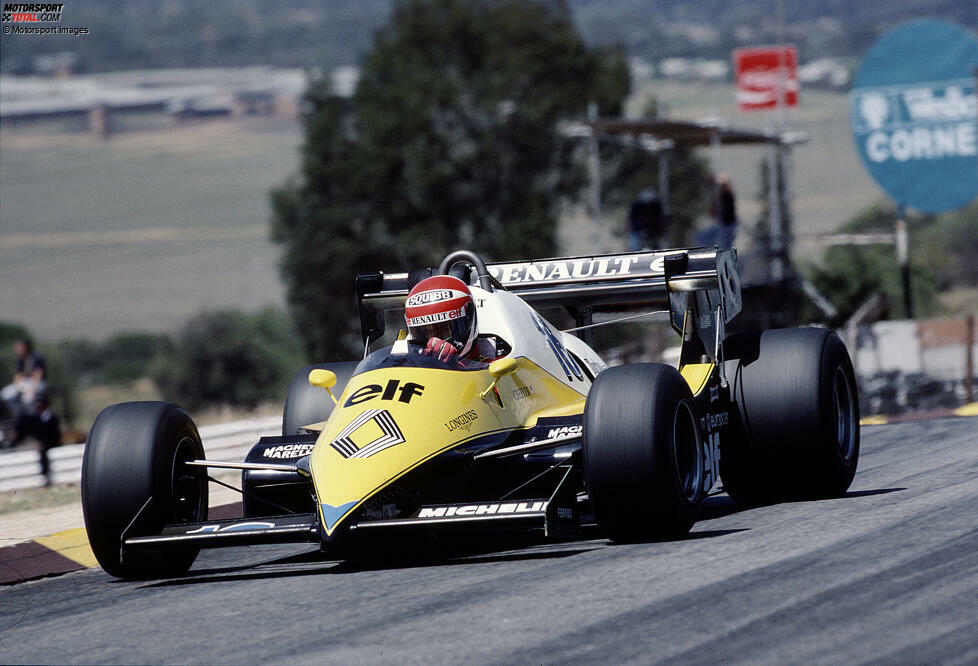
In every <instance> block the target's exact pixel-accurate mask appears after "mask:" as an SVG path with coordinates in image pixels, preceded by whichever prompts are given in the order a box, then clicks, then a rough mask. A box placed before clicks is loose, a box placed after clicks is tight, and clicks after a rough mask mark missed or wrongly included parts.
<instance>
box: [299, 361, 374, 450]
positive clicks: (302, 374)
mask: <svg viewBox="0 0 978 666" xmlns="http://www.w3.org/2000/svg"><path fill="white" fill-rule="evenodd" d="M356 367H357V362H356V361H350V362H346V363H321V364H319V365H310V366H307V367H305V368H303V369H302V370H299V371H298V372H297V373H295V376H293V377H292V383H291V384H289V393H288V395H287V396H286V398H285V408H284V409H283V410H282V434H283V435H298V434H299V428H301V427H302V426H306V425H309V424H311V423H319V422H320V421H325V420H326V419H328V418H329V415H330V413H331V412H332V411H333V399H332V398H330V397H329V393H328V392H327V391H326V390H325V389H321V388H319V387H318V386H313V385H311V384H310V383H309V373H310V371H312V370H315V369H317V368H321V369H323V370H330V371H332V372H333V373H335V374H336V386H334V387H333V388H332V391H333V395H335V396H336V397H337V398H339V397H340V394H342V393H343V388H344V387H345V386H346V384H347V382H348V381H350V377H351V376H352V375H353V370H354V369H355V368H356Z"/></svg>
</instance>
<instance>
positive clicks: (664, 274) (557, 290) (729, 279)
mask: <svg viewBox="0 0 978 666" xmlns="http://www.w3.org/2000/svg"><path fill="white" fill-rule="evenodd" d="M456 255H459V257H461V258H460V260H459V261H460V263H467V264H470V265H472V266H473V267H475V269H476V270H475V272H476V273H477V274H478V279H479V283H480V284H482V285H483V286H484V287H488V288H490V289H500V288H501V289H505V290H507V291H509V292H511V293H513V294H516V295H517V296H519V297H520V298H522V299H523V300H524V301H526V302H527V303H530V304H532V305H534V306H538V307H540V306H563V307H564V308H566V309H567V310H568V312H570V313H571V314H572V315H573V316H574V318H575V320H576V321H577V323H578V326H587V325H588V324H590V323H591V321H592V319H591V318H592V315H593V313H595V312H601V311H605V312H607V311H616V312H617V311H622V310H631V309H637V308H644V307H661V308H668V309H669V311H670V318H671V321H672V324H673V327H674V328H675V329H676V330H677V331H678V332H680V333H683V332H684V330H685V329H686V319H687V315H688V313H689V311H690V310H691V309H694V310H695V312H694V313H693V314H694V315H695V317H696V318H695V321H696V328H697V329H703V330H702V331H700V335H699V336H697V337H705V336H703V334H705V333H706V332H707V331H706V329H707V328H709V329H711V332H714V333H715V331H713V330H712V329H716V327H717V325H718V324H719V325H720V326H722V325H723V324H726V323H729V322H730V320H731V319H733V318H734V317H736V316H737V314H738V313H739V312H740V310H741V308H742V301H741V281H740V272H739V269H738V266H737V252H736V250H733V249H730V250H718V249H717V248H715V247H699V248H686V249H677V250H661V251H649V252H627V253H620V254H604V255H593V256H582V257H560V258H552V259H535V260H533V261H515V262H503V263H490V264H485V263H484V262H482V260H481V259H480V258H479V257H478V256H477V255H474V254H473V253H471V252H466V251H460V252H457V253H454V254H453V255H451V256H450V257H448V258H447V259H446V261H445V262H442V269H440V271H439V272H447V271H445V270H443V269H445V268H448V269H450V268H452V260H453V258H454V257H455V256H456ZM470 258H471V259H470ZM446 263H447V265H446ZM478 264H481V266H479V265H478ZM456 269H457V265H456ZM431 274H432V271H431V269H425V270H423V271H411V272H410V273H382V272H378V273H366V274H361V275H357V278H356V285H357V298H358V301H359V306H360V324H361V331H362V335H363V341H364V342H369V341H373V340H376V339H377V338H379V337H381V336H382V335H383V334H384V313H385V312H387V311H389V310H399V309H403V308H404V302H405V300H406V299H407V294H408V291H409V290H410V288H411V286H413V285H414V284H416V283H417V282H418V281H420V280H421V279H423V278H425V277H428V276H429V275H431ZM464 274H465V275H467V274H468V273H467V272H464ZM690 294H693V295H694V297H693V299H690V298H689V296H690ZM707 320H709V326H706V324H707ZM701 324H703V325H702V326H701ZM588 332H589V331H588ZM710 342H712V340H711V341H710ZM710 346H713V345H710ZM684 347H685V345H684Z"/></svg>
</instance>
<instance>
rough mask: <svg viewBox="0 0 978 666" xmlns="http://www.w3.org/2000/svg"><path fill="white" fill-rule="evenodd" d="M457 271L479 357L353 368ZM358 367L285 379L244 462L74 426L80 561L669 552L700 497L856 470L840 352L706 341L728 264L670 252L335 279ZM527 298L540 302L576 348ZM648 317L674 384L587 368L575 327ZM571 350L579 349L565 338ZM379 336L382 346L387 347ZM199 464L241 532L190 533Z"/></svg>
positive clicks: (740, 338) (114, 414) (189, 426)
mask: <svg viewBox="0 0 978 666" xmlns="http://www.w3.org/2000/svg"><path fill="white" fill-rule="evenodd" d="M433 273H434V274H452V275H456V276H459V277H462V278H463V279H464V280H465V281H466V282H467V283H469V284H470V285H471V286H470V292H471V294H472V297H473V299H474V300H475V303H476V309H477V310H476V311H477V320H478V331H479V335H480V336H481V337H484V338H486V339H491V340H492V342H493V344H495V345H496V355H497V356H498V358H496V360H493V361H492V362H489V363H482V362H477V361H469V360H467V359H462V360H459V359H458V357H453V358H452V359H451V360H449V361H441V360H439V359H438V358H436V357H433V356H431V355H425V354H424V353H422V348H420V347H417V346H415V345H413V344H412V343H411V342H409V341H408V340H407V339H406V338H405V336H404V334H403V332H402V333H401V334H398V335H396V336H394V340H393V344H390V345H388V346H384V347H382V348H380V349H377V350H376V351H373V352H372V353H369V351H370V344H371V343H372V342H376V341H377V340H379V339H381V338H382V337H383V335H384V332H385V320H386V319H385V313H387V312H389V311H392V310H399V309H400V310H403V308H404V304H405V299H406V297H407V294H408V291H409V289H410V288H411V286H413V285H414V284H416V283H417V282H418V281H420V280H421V279H422V278H425V277H428V276H430V275H432V274H433ZM356 284H357V292H358V297H359V303H360V315H361V325H362V331H363V340H364V343H365V345H366V350H365V357H364V358H363V359H362V360H360V361H358V362H350V363H335V364H331V365H319V366H311V367H309V368H306V369H303V370H301V371H300V372H299V373H298V374H297V375H296V378H295V379H294V380H293V382H292V386H291V387H290V390H289V394H288V397H287V399H286V402H285V410H284V419H283V432H282V436H281V437H264V438H262V439H261V440H260V441H259V442H258V443H257V444H256V445H255V446H254V448H253V449H252V451H251V453H250V454H249V455H248V456H247V458H246V460H245V461H244V462H220V461H210V460H205V459H204V452H203V449H202V447H201V443H200V438H199V436H198V434H197V429H196V427H195V426H194V423H193V421H192V420H191V419H190V417H189V416H188V415H187V413H186V412H185V411H183V410H182V409H180V408H179V407H177V406H176V405H173V404H169V403H156V402H141V403H123V404H119V405H114V406H112V407H109V408H107V409H106V410H105V411H103V412H102V414H101V415H100V416H99V417H98V419H97V420H96V422H95V424H94V425H93V427H92V431H91V435H90V437H89V442H88V446H87V448H86V452H85V460H84V467H83V473H82V500H83V506H84V513H85V524H86V527H87V529H88V534H89V539H90V541H91V545H92V550H93V551H94V552H95V555H96V557H97V558H98V561H99V563H100V564H101V565H102V567H103V568H104V569H105V570H106V571H107V572H108V573H110V574H112V575H114V576H118V577H122V578H140V577H157V576H166V575H179V574H182V573H184V572H186V571H187V570H188V569H189V568H190V566H191V565H192V563H193V561H194V559H195V557H196V556H197V553H198V552H199V550H200V549H201V548H209V547H218V546H234V545H246V544H257V543H278V542H313V543H319V544H321V547H322V549H323V550H324V551H326V552H333V553H336V554H338V555H340V556H343V555H342V554H343V553H346V552H351V551H350V550H348V549H349V547H351V545H355V544H357V543H358V542H361V541H362V540H366V539H370V538H371V537H370V536H368V535H376V536H377V537H382V538H392V539H398V538H399V536H407V535H408V534H412V533H417V532H419V531H420V532H422V533H426V534H427V533H430V532H439V531H446V530H450V529H453V530H460V529H464V530H477V531H488V530H497V529H529V530H538V531H542V532H543V533H544V534H545V535H546V536H548V537H553V538H573V537H575V536H577V535H579V534H580V533H581V528H582V526H587V525H596V526H597V529H598V530H599V531H600V532H601V533H603V534H605V535H607V536H608V537H610V538H611V539H614V540H616V541H638V540H650V539H664V538H677V537H682V536H683V535H685V534H686V533H687V532H688V531H689V529H690V527H691V526H692V525H693V523H694V521H695V520H696V517H697V512H698V510H699V508H700V505H701V503H702V502H703V499H704V497H705V496H706V495H707V494H708V493H711V492H719V487H720V482H721V480H722V484H723V490H725V491H726V492H728V493H729V494H730V496H731V497H733V498H734V499H736V500H739V501H745V502H758V501H773V500H778V499H783V498H791V497H828V496H834V495H839V494H841V493H843V492H845V491H846V489H847V488H848V487H849V484H850V483H851V482H852V478H853V474H854V473H855V470H856V463H857V458H858V454H859V428H858V423H859V407H858V402H857V395H856V384H855V380H854V376H853V370H852V364H851V362H850V359H849V355H848V353H847V351H846V349H845V346H844V345H843V344H842V342H841V340H840V339H839V338H838V336H837V335H835V334H834V333H832V332H831V331H829V330H826V329H818V328H805V329H782V330H772V331H764V332H760V333H738V334H734V335H729V336H728V335H726V334H725V328H726V326H727V324H728V323H729V322H730V320H731V319H733V318H734V317H735V316H736V315H737V313H738V312H739V311H740V309H741V293H740V277H739V274H738V270H737V262H736V254H735V252H734V251H717V250H716V249H714V248H693V249H683V250H665V251H656V252H637V253H627V254H616V255H603V256H591V257H573V258H558V259H546V260H536V261H524V262H513V263H499V264H489V265H487V264H486V263H485V262H484V261H483V260H482V258H480V257H479V256H478V255H477V254H475V253H473V252H469V251H464V250H463V251H458V252H455V253H453V254H451V255H450V256H448V257H446V258H445V260H444V261H443V262H442V264H441V266H439V268H438V269H437V270H436V271H431V270H430V269H425V270H424V271H412V272H411V273H401V274H384V273H374V274H366V275H359V276H357V283H356ZM534 306H546V307H554V306H561V307H564V308H566V309H567V311H568V312H570V313H571V314H572V315H573V316H574V318H575V320H576V322H577V325H576V326H575V329H576V334H574V333H571V332H567V331H559V330H557V329H556V328H554V326H552V325H551V324H550V323H549V322H548V321H547V320H546V319H544V318H543V317H542V316H541V315H540V314H539V313H538V312H537V311H536V310H535V309H534ZM637 308H645V309H649V308H660V309H663V310H668V313H669V316H670V319H671V322H672V325H673V327H674V328H675V330H676V331H677V332H678V333H679V334H681V336H682V351H681V357H680V362H679V368H678V369H676V368H673V367H671V366H668V365H662V364H657V363H642V364H634V365H622V366H617V367H610V368H609V367H608V366H607V365H606V364H605V363H604V362H603V361H602V360H601V358H600V357H599V356H598V354H596V353H595V352H594V351H593V350H592V349H591V347H590V346H589V345H588V344H587V339H588V337H589V334H590V332H591V330H592V329H591V328H590V327H591V326H593V319H592V318H593V315H594V314H595V313H599V312H622V311H625V310H630V309H637ZM578 336H580V337H578ZM388 339H390V338H388ZM208 468H233V469H240V470H242V485H243V488H242V491H243V496H244V498H243V517H242V518H239V519H230V520H208V519H207V483H208V475H207V469H208Z"/></svg>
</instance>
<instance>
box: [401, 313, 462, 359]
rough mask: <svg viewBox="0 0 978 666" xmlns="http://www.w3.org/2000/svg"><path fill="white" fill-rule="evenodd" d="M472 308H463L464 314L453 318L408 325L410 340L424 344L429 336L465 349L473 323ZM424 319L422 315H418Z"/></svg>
mask: <svg viewBox="0 0 978 666" xmlns="http://www.w3.org/2000/svg"><path fill="white" fill-rule="evenodd" d="M474 310H475V308H473V307H472V306H467V307H465V308H464V314H463V315H462V316H461V317H456V318H455V319H449V320H447V321H439V322H432V323H419V324H416V325H414V326H411V325H408V333H409V334H410V336H411V340H412V341H414V342H416V343H417V344H420V345H425V344H427V343H428V340H430V339H431V338H440V339H442V340H447V341H448V342H451V343H452V344H453V345H454V346H455V348H456V349H458V350H459V351H460V352H461V351H463V350H465V346H466V345H467V344H468V342H469V337H470V334H471V332H472V326H473V324H474V316H473V315H474ZM418 319H424V317H418Z"/></svg>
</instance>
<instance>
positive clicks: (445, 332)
mask: <svg viewBox="0 0 978 666" xmlns="http://www.w3.org/2000/svg"><path fill="white" fill-rule="evenodd" d="M404 319H405V321H406V322H407V327H408V334H409V337H410V339H411V340H412V341H413V342H415V343H418V344H422V345H423V344H426V343H427V341H428V340H430V339H431V338H441V339H442V340H447V341H448V342H451V343H452V344H453V345H454V346H455V348H456V349H458V353H459V354H462V355H464V354H467V353H468V352H469V350H470V349H472V343H473V342H474V341H475V336H476V335H477V334H478V326H477V325H476V320H475V301H473V300H472V292H470V291H469V288H468V286H467V285H466V284H465V283H464V282H462V281H461V280H459V279H458V278H457V277H452V276H451V275H434V276H432V277H430V278H425V279H424V280H422V281H421V282H419V283H418V284H416V285H414V288H413V289H412V290H411V292H410V293H409V294H408V297H407V303H406V305H405V307H404Z"/></svg>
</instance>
